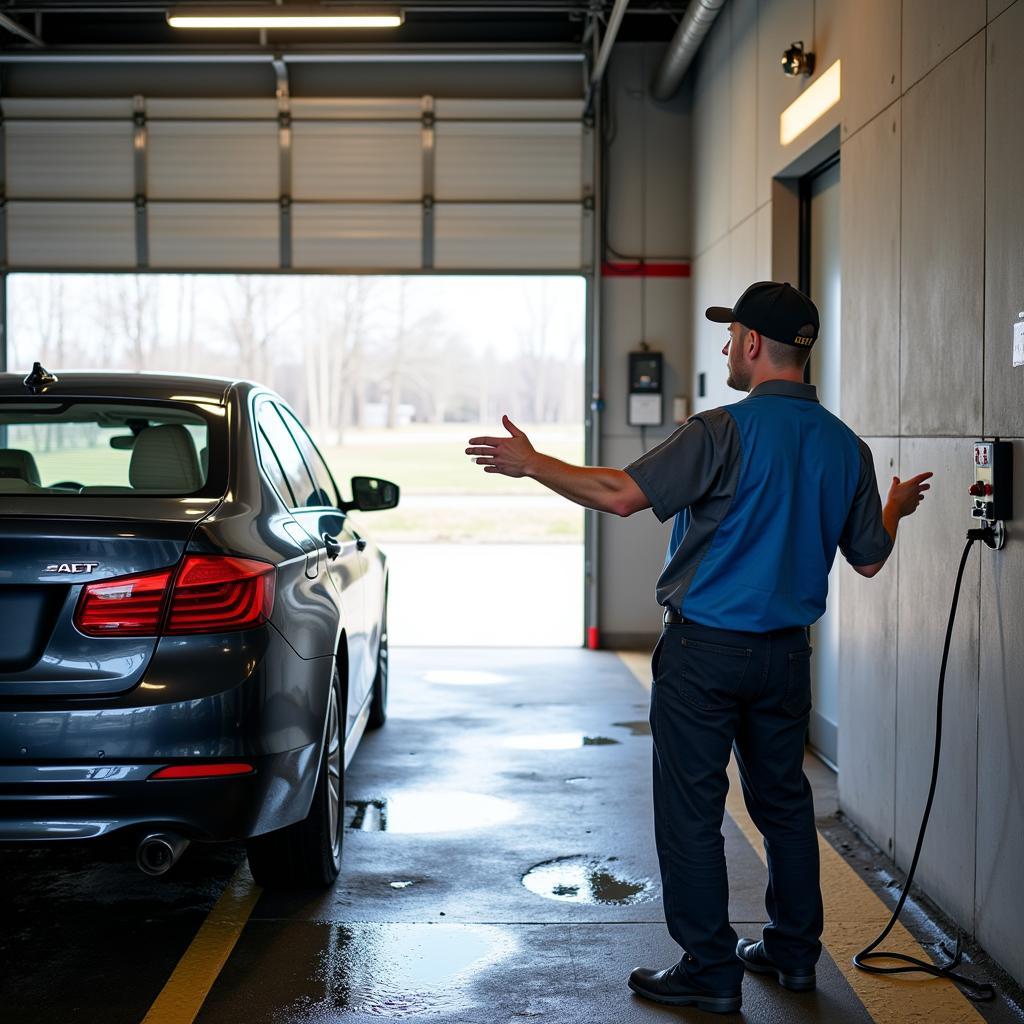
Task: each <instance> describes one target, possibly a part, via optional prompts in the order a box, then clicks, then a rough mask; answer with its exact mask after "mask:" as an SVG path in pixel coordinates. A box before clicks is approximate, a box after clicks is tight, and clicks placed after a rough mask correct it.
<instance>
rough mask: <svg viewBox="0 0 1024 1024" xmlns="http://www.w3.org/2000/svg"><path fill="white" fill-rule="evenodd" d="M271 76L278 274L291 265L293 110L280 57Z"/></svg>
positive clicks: (283, 62)
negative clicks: (274, 111) (277, 192)
mask: <svg viewBox="0 0 1024 1024" xmlns="http://www.w3.org/2000/svg"><path fill="white" fill-rule="evenodd" d="M273 64H274V75H275V77H276V79H277V86H276V89H275V93H274V95H275V97H276V99H277V145H278V182H279V190H280V216H279V220H278V238H279V246H280V248H279V250H278V261H279V263H280V268H281V270H290V269H291V265H292V110H291V88H290V84H289V81H288V65H287V64H286V63H285V60H284V57H283V56H281V55H280V54H276V55H275V56H274V61H273Z"/></svg>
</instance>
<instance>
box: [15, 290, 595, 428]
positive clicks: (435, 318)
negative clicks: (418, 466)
mask: <svg viewBox="0 0 1024 1024" xmlns="http://www.w3.org/2000/svg"><path fill="white" fill-rule="evenodd" d="M9 308H10V310H11V332H10V334H11V343H10V348H9V351H8V365H9V366H10V367H11V368H12V369H22V368H24V369H28V368H30V367H31V364H32V362H33V360H36V359H38V360H40V361H42V362H43V363H44V365H47V366H48V368H50V369H54V370H59V369H61V368H64V369H86V368H90V367H102V368H105V369H111V368H121V369H126V370H176V371H181V372H185V373H196V372H198V373H208V374H214V375H223V376H237V377H244V378H248V379H252V380H257V381H260V382H261V383H264V384H266V385H268V386H269V387H272V388H274V389H276V390H278V391H280V392H281V393H282V394H283V395H284V396H285V397H286V398H287V399H288V400H289V402H291V403H292V404H293V405H294V406H295V407H296V409H297V410H298V411H299V413H300V415H302V416H303V417H305V418H306V419H308V421H309V425H310V427H311V429H312V430H313V432H314V433H315V434H316V435H317V436H318V437H321V438H323V439H324V441H325V443H328V444H338V443H340V442H341V441H342V438H343V435H344V432H345V431H346V430H348V429H352V428H355V429H359V428H363V427H367V426H381V427H385V428H387V429H391V430H394V429H397V428H398V427H399V425H400V423H402V422H407V421H408V420H409V419H410V418H411V419H412V420H413V421H414V422H419V423H435V424H443V423H464V422H488V421H490V420H492V419H494V418H496V416H497V415H499V414H500V413H501V412H506V411H507V412H509V413H510V414H511V415H512V416H513V417H514V418H515V417H518V418H519V419H521V420H523V421H524V422H529V423H537V424H540V423H552V424H557V423H566V424H568V423H579V422H581V420H582V417H583V392H584V388H583V380H582V372H583V341H582V319H583V318H582V286H581V282H580V280H579V279H578V278H542V277H537V278H510V279H501V280H500V281H498V282H496V281H495V280H494V279H489V278H447V279H445V278H430V277H354V276H353V277H341V276H337V277H300V276H291V277H286V276H269V275H252V274H250V275H156V274H153V275H131V274H120V275H113V274H108V275H96V276H88V275H55V274H16V275H12V276H11V278H10V280H9Z"/></svg>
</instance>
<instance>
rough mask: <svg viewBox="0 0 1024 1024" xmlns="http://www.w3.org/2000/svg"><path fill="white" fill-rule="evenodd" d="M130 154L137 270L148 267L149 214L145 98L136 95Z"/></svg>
mask: <svg viewBox="0 0 1024 1024" xmlns="http://www.w3.org/2000/svg"><path fill="white" fill-rule="evenodd" d="M132 123H133V124H134V125H135V131H134V134H133V136H132V156H133V161H134V173H135V266H136V267H137V268H138V269H139V270H146V269H147V268H148V267H149V215H148V209H147V202H146V158H147V155H148V146H149V129H148V128H147V127H146V99H145V97H144V96H136V97H135V98H134V100H133V104H132Z"/></svg>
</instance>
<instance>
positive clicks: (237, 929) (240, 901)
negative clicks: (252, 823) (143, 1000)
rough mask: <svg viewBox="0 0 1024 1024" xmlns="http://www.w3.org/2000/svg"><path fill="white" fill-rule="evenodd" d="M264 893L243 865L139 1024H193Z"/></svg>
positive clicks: (232, 877) (233, 876) (232, 878)
mask: <svg viewBox="0 0 1024 1024" xmlns="http://www.w3.org/2000/svg"><path fill="white" fill-rule="evenodd" d="M262 891H263V890H262V889H261V888H260V887H259V886H258V885H257V884H256V883H255V882H254V881H253V880H252V875H250V874H249V868H248V867H247V866H246V864H245V862H244V861H243V862H242V864H241V865H239V868H238V870H237V871H236V872H235V873H234V874H233V875H232V876H231V880H230V881H229V882H228V884H227V888H226V889H225V890H224V892H222V893H221V896H220V899H219V900H217V902H216V904H215V905H214V907H213V910H211V911H210V913H209V916H208V917H207V918H206V920H205V921H204V922H203V924H202V927H200V929H199V931H198V932H197V933H196V937H195V938H194V939H193V940H192V943H191V945H190V946H189V947H188V949H186V950H185V954H184V956H182V958H181V959H180V960H179V961H178V966H177V967H175V968H174V972H173V973H172V974H171V976H170V978H168V979H167V984H166V985H164V987H163V989H162V990H161V992H160V995H158V996H157V997H156V1002H154V1003H153V1005H152V1006H151V1007H150V1008H149V1013H147V1014H146V1016H145V1017H144V1018H143V1020H142V1024H192V1022H193V1021H194V1020H195V1019H196V1016H197V1015H198V1014H199V1011H200V1009H201V1008H202V1005H203V1002H204V1001H205V1000H206V997H207V995H208V994H209V992H210V989H211V988H213V983H214V982H215V981H216V980H217V976H218V975H219V974H220V972H221V969H222V968H223V967H224V964H225V963H226V962H227V959H228V957H229V956H230V955H231V951H232V950H233V949H234V948H235V943H236V942H237V941H238V937H239V935H241V934H242V929H243V928H244V927H245V922H246V921H248V920H249V915H250V914H251V913H252V908H253V907H254V906H256V901H257V900H258V899H259V897H260V893H261V892H262Z"/></svg>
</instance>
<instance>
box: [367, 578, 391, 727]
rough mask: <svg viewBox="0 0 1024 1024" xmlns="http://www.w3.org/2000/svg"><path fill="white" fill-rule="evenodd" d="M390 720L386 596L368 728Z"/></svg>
mask: <svg viewBox="0 0 1024 1024" xmlns="http://www.w3.org/2000/svg"><path fill="white" fill-rule="evenodd" d="M387 720H388V599H387V595H386V594H385V596H384V613H383V614H382V615H381V620H380V647H379V648H378V650H377V674H376V675H375V676H374V677H373V697H372V698H371V700H370V717H369V718H367V720H366V728H367V729H379V728H380V727H381V726H382V725H383V724H384V723H385V722H386V721H387Z"/></svg>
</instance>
